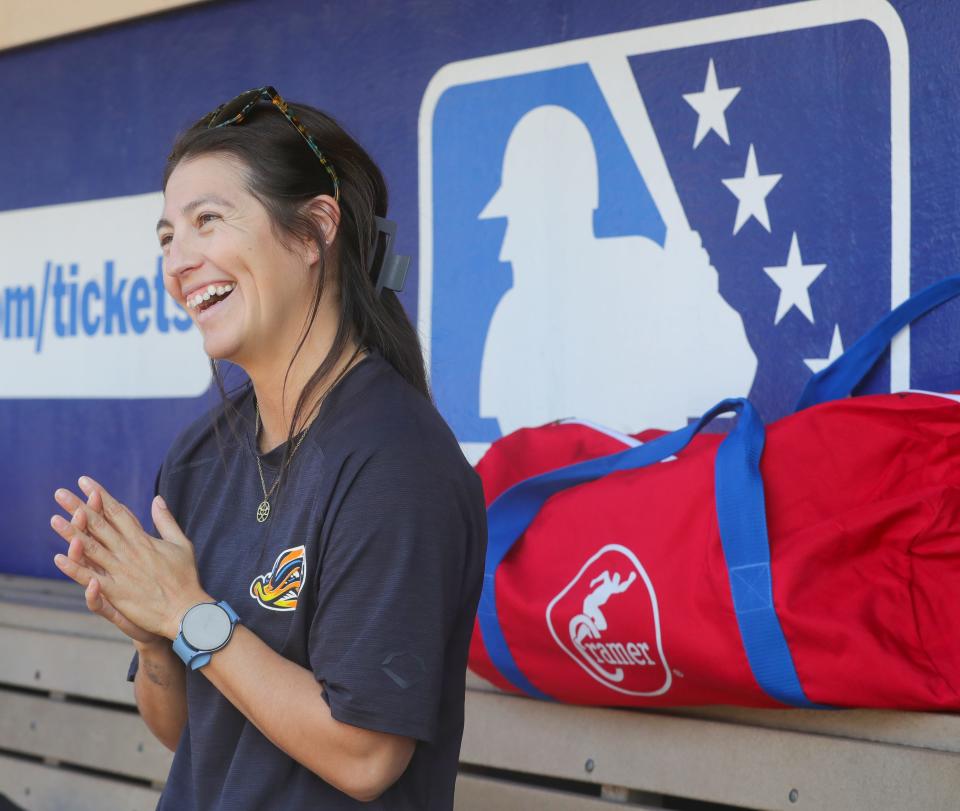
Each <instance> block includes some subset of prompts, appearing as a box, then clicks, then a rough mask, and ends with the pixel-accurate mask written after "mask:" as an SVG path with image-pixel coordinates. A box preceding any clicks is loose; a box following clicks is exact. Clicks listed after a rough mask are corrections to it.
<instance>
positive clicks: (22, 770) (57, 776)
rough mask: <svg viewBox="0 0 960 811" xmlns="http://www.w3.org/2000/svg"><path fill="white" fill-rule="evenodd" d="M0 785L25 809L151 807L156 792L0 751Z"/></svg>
mask: <svg viewBox="0 0 960 811" xmlns="http://www.w3.org/2000/svg"><path fill="white" fill-rule="evenodd" d="M0 786H2V787H3V793H4V794H6V795H7V797H9V798H10V800H11V801H12V802H15V803H16V804H17V805H20V806H23V807H24V808H26V809H28V811H154V809H155V808H156V807H157V802H158V800H159V799H160V792H159V791H156V790H155V789H150V788H146V787H144V786H137V785H131V784H129V783H122V782H119V781H115V780H109V779H106V778H102V777H93V776H91V775H86V774H79V773H77V772H72V771H66V770H65V769H57V768H53V767H50V766H44V765H41V764H39V763H31V762H29V761H24V760H18V759H16V758H10V757H4V756H3V755H0Z"/></svg>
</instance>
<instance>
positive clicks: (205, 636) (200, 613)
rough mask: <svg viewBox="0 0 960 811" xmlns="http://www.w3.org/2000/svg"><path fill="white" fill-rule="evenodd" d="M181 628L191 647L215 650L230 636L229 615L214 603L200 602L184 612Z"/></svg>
mask: <svg viewBox="0 0 960 811" xmlns="http://www.w3.org/2000/svg"><path fill="white" fill-rule="evenodd" d="M182 630H183V638H184V639H185V640H186V641H187V644H188V645H189V646H190V647H191V648H194V649H195V650H216V649H217V648H219V647H220V646H221V645H223V644H225V643H226V641H227V639H228V638H229V637H230V617H228V616H227V612H226V611H224V610H223V609H222V608H221V607H220V606H218V605H216V604H215V603H202V604H201V605H195V606H194V607H193V608H191V609H190V610H189V611H188V612H187V613H186V616H184V618H183V627H182Z"/></svg>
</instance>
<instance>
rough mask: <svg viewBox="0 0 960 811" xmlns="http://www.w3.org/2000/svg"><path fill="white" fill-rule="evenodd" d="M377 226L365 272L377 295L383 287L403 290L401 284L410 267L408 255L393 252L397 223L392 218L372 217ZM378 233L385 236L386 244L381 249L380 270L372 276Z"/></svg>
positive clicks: (378, 240)
mask: <svg viewBox="0 0 960 811" xmlns="http://www.w3.org/2000/svg"><path fill="white" fill-rule="evenodd" d="M373 219H374V222H375V223H376V226H377V236H376V238H375V239H374V241H373V250H372V251H370V259H369V260H368V261H367V272H368V273H370V275H371V277H372V279H373V283H374V285H375V286H376V288H377V295H380V292H381V291H382V290H383V288H385V287H386V288H387V289H388V290H393V291H394V292H395V293H399V292H400V291H401V290H403V284H404V282H405V281H406V279H407V271H408V270H409V269H410V257H409V256H398V255H397V254H395V253H394V252H393V243H394V241H395V240H396V238H397V224H396V223H395V222H394V221H393V220H385V219H383V218H382V217H374V218H373ZM380 234H383V235H384V237H386V245H385V246H384V249H383V261H381V263H380V272H379V273H377V275H376V276H373V263H374V261H375V260H376V256H377V245H378V244H379V242H380Z"/></svg>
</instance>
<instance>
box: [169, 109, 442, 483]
mask: <svg viewBox="0 0 960 811" xmlns="http://www.w3.org/2000/svg"><path fill="white" fill-rule="evenodd" d="M290 110H291V111H292V112H293V113H294V115H296V116H297V118H299V119H300V121H301V122H302V123H303V125H304V126H305V127H306V128H307V130H308V131H309V133H310V134H311V135H312V136H313V138H314V139H315V140H316V142H317V145H318V146H319V147H320V150H321V151H322V152H323V153H324V155H325V156H326V158H327V159H328V160H329V161H330V162H331V163H332V164H333V166H334V168H335V170H336V173H337V175H338V177H339V180H340V225H339V228H338V229H337V236H336V245H337V250H338V258H339V261H338V263H337V267H336V274H337V278H336V280H335V281H336V283H337V287H338V289H339V296H340V316H339V321H338V324H337V332H336V335H335V337H334V340H333V345H332V346H331V348H330V351H329V352H328V354H327V356H326V357H325V358H324V359H323V361H322V362H321V364H320V366H319V367H317V369H315V370H314V372H313V374H312V375H311V377H310V379H309V380H308V381H307V383H306V385H305V386H304V389H303V391H302V392H301V394H300V397H299V398H298V400H297V405H296V408H295V409H294V413H293V418H292V420H291V422H290V428H289V433H288V437H287V439H288V445H287V453H289V451H290V443H289V440H290V439H292V437H293V434H294V431H295V428H296V426H297V425H298V424H300V423H301V422H306V420H307V418H308V417H309V415H308V414H306V413H305V410H306V408H307V404H308V403H309V402H310V400H311V398H312V397H313V396H314V395H315V394H316V392H317V390H318V388H319V386H320V384H321V382H322V381H323V380H324V379H326V378H327V377H328V376H329V375H330V374H331V373H332V372H333V370H334V367H335V365H336V363H337V361H338V360H339V359H340V358H341V357H342V355H343V353H344V351H345V349H346V347H347V346H348V343H349V341H350V339H351V337H352V338H355V339H356V341H357V343H358V346H359V347H361V348H363V347H366V348H369V349H375V350H376V351H378V352H379V353H380V354H381V355H382V356H383V357H384V358H385V359H386V360H387V361H388V362H389V363H390V364H391V365H392V366H393V367H394V368H395V369H396V370H397V371H398V372H399V373H400V374H401V375H402V376H403V377H404V378H405V379H406V380H407V382H408V383H410V385H412V386H413V387H414V388H415V389H417V390H418V391H419V392H421V393H422V394H423V395H424V396H425V397H427V398H428V399H429V398H430V393H429V389H428V387H427V380H426V372H425V369H424V362H423V353H422V350H421V348H420V341H419V338H418V336H417V333H416V330H415V329H414V327H413V325H412V324H411V323H410V319H409V318H408V317H407V314H406V312H405V311H404V309H403V306H402V305H401V304H400V301H399V299H398V298H397V295H396V293H394V292H393V291H391V290H388V289H384V290H383V292H382V293H381V294H380V295H377V293H376V289H375V287H374V283H373V281H372V280H371V277H370V275H369V274H368V272H367V266H368V257H369V253H370V251H371V250H374V249H375V245H374V240H375V238H376V225H375V222H374V216H379V217H385V216H386V213H387V187H386V183H385V182H384V179H383V174H382V173H381V172H380V169H379V168H378V167H377V165H376V164H375V163H374V162H373V160H372V159H371V158H370V156H369V155H368V154H367V153H366V151H364V149H363V148H362V147H361V146H360V145H359V144H358V143H357V142H356V141H355V140H354V139H353V138H351V137H350V136H349V135H348V134H347V133H346V132H345V131H344V129H343V128H342V127H341V126H340V125H339V124H338V123H337V122H336V121H334V120H333V118H331V117H330V116H328V115H327V114H325V113H323V112H321V111H320V110H317V109H315V108H313V107H310V106H307V105H305V104H293V103H291V104H290ZM201 155H230V156H232V157H234V158H237V159H239V161H240V162H241V163H242V164H243V166H244V167H245V169H246V183H247V188H248V191H249V192H250V193H251V194H252V195H253V196H254V197H256V198H257V200H258V201H259V202H260V203H261V204H262V205H263V206H264V208H265V209H266V210H267V213H268V215H269V217H270V220H271V223H272V225H273V228H274V231H275V233H276V235H277V238H278V239H280V240H281V242H283V243H286V241H287V240H288V239H289V238H291V237H292V238H295V239H299V240H303V241H313V242H315V243H316V245H317V248H318V250H319V255H320V262H319V273H317V278H316V284H315V286H314V291H313V300H312V303H311V308H310V314H309V317H308V320H307V322H306V323H305V325H304V331H303V335H302V337H301V339H300V342H299V344H298V345H297V349H296V351H295V352H294V354H293V357H291V359H290V365H289V366H288V367H287V374H286V375H285V377H284V386H286V380H287V377H288V376H289V373H290V369H291V368H292V366H293V362H294V359H295V358H296V356H297V355H298V354H299V353H300V350H301V349H302V348H303V344H304V342H305V341H306V338H307V334H308V332H309V329H310V327H312V325H313V323H314V321H315V320H316V315H317V310H318V308H319V306H320V301H321V299H322V298H323V295H324V290H325V289H326V285H327V282H328V281H329V280H328V278H327V270H328V268H327V263H326V254H325V249H326V246H325V244H324V238H323V232H322V230H321V229H320V226H319V224H318V223H317V222H316V221H315V220H314V219H313V218H312V217H311V216H310V215H309V212H308V206H307V204H308V203H309V201H310V200H312V199H313V198H314V197H316V196H317V195H320V194H326V193H329V189H330V180H329V176H328V175H327V173H326V170H325V169H324V167H323V165H322V164H321V163H320V161H319V160H318V159H317V156H316V155H315V154H314V153H313V152H312V151H311V150H310V148H309V147H308V146H307V144H306V143H304V140H303V138H302V137H301V136H300V134H299V133H298V132H297V130H296V129H295V128H294V127H293V126H291V125H290V122H289V121H287V120H286V119H285V118H284V116H283V115H281V114H280V113H279V112H278V111H277V110H275V109H272V105H270V104H269V103H267V102H265V103H263V104H262V105H258V106H257V107H256V108H255V109H254V111H253V112H252V113H251V115H250V116H249V117H248V119H247V120H246V121H244V122H243V123H242V124H238V125H230V126H224V127H219V128H216V129H207V128H206V125H205V119H201V120H200V121H198V122H197V123H196V124H194V125H193V126H192V127H190V128H189V129H188V130H186V131H185V132H183V133H181V134H180V135H179V136H178V137H177V140H176V142H175V143H174V146H173V151H172V152H171V153H170V156H169V157H168V158H167V164H166V168H165V170H164V175H163V188H164V189H166V187H167V182H168V181H169V179H170V175H171V174H172V173H173V170H174V169H176V167H177V166H178V165H179V164H180V163H181V162H182V161H185V160H189V159H192V158H197V157H200V156H201ZM211 365H212V366H213V370H214V378H215V379H216V382H217V385H218V387H219V388H220V392H221V395H222V396H223V397H224V399H225V400H226V399H227V392H226V390H225V388H224V384H223V380H222V377H221V375H220V373H219V370H218V369H217V367H216V364H215V363H211ZM285 461H286V460H285ZM285 467H286V465H284V466H283V468H285ZM283 468H281V470H282V469H283Z"/></svg>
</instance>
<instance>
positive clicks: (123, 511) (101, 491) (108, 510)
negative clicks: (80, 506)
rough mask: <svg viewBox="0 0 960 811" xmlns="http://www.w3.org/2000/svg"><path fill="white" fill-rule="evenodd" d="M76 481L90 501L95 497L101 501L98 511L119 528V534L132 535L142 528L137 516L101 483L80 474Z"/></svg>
mask: <svg viewBox="0 0 960 811" xmlns="http://www.w3.org/2000/svg"><path fill="white" fill-rule="evenodd" d="M77 483H78V484H79V485H80V489H81V490H83V492H84V493H85V494H86V495H87V496H88V497H89V498H90V499H91V501H92V500H93V499H97V500H99V501H100V502H102V505H103V508H102V510H101V511H100V512H101V513H102V514H103V515H104V516H105V517H106V519H107V520H108V521H109V522H110V523H111V524H112V525H113V526H114V527H116V528H117V530H119V532H120V534H122V535H124V536H125V537H134V536H135V534H136V532H137V531H138V530H140V531H142V530H143V527H142V526H141V525H140V522H139V521H138V520H137V517H136V516H135V515H134V514H133V513H132V512H130V510H128V509H127V507H126V505H124V504H122V503H121V502H119V501H117V500H116V499H115V498H114V497H113V496H111V495H110V493H109V492H107V489H106V488H105V487H104V486H103V485H102V484H100V483H98V482H96V481H94V480H93V479H91V478H90V477H89V476H81V477H80V478H79V479H78V481H77Z"/></svg>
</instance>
